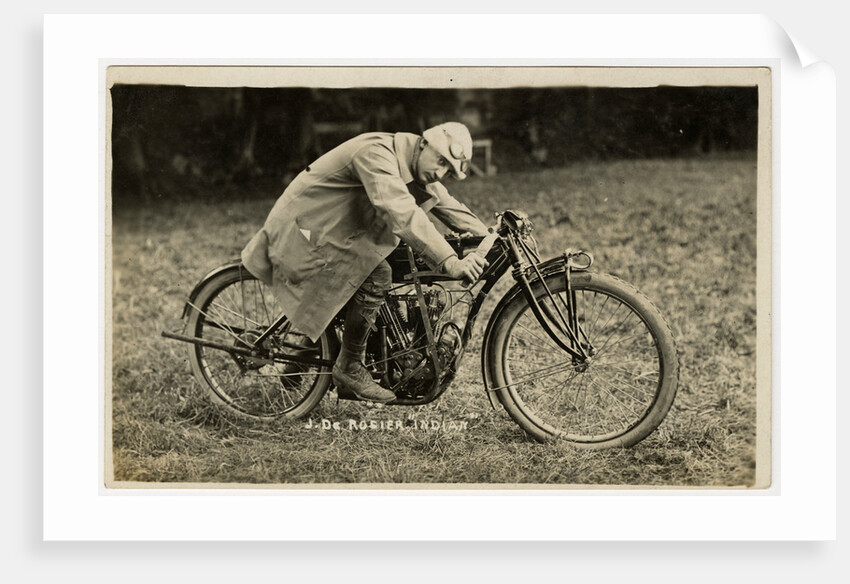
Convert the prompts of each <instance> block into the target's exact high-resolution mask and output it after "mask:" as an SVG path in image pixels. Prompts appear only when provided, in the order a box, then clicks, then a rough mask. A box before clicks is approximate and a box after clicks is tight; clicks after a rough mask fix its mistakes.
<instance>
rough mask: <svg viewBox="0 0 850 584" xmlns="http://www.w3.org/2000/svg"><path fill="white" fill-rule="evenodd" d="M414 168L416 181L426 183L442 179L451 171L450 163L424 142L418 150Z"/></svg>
mask: <svg viewBox="0 0 850 584" xmlns="http://www.w3.org/2000/svg"><path fill="white" fill-rule="evenodd" d="M415 170H416V173H415V174H416V181H417V182H419V183H420V184H425V185H427V184H430V183H433V182H437V181H439V180H443V178H445V176H446V175H447V174H449V173H450V172H451V171H452V165H451V163H449V161H448V160H446V159H445V157H444V156H443V155H442V154H440V153H439V152H437V151H436V150H435V149H434V148H432V147H431V145H430V144H425V145H424V147H423V148H422V150H421V151H420V152H419V160H417V162H416V169H415Z"/></svg>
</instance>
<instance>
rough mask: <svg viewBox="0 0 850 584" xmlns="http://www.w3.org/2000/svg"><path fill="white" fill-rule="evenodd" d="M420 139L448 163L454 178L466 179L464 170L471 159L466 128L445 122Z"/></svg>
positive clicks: (470, 144) (426, 131) (469, 136)
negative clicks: (452, 170)
mask: <svg viewBox="0 0 850 584" xmlns="http://www.w3.org/2000/svg"><path fill="white" fill-rule="evenodd" d="M422 137H423V138H425V140H426V141H427V142H428V144H430V145H431V146H432V147H433V148H434V150H436V151H437V152H439V153H440V154H442V155H443V157H444V158H445V159H446V160H448V161H449V163H450V164H451V165H452V169H454V175H455V178H457V179H458V180H463V179H465V178H466V170H467V168H468V167H469V161H470V160H471V159H472V136H471V135H470V134H469V130H468V129H467V128H466V126H464V125H463V124H461V123H459V122H446V123H444V124H440V125H439V126H434V127H433V128H428V129H427V130H425V131H424V132H423V133H422Z"/></svg>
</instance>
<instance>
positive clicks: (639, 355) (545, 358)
mask: <svg viewBox="0 0 850 584" xmlns="http://www.w3.org/2000/svg"><path fill="white" fill-rule="evenodd" d="M570 279H571V288H572V290H573V292H574V298H575V313H576V314H575V316H576V321H577V323H578V326H579V328H580V329H581V331H583V334H580V335H579V340H580V342H581V344H582V346H583V347H584V348H585V349H586V350H587V352H588V353H589V354H590V355H591V357H590V358H589V359H588V360H587V361H586V362H580V361H577V360H576V359H573V357H572V356H571V355H569V354H568V353H567V352H565V351H564V350H563V349H561V348H560V347H559V346H558V345H557V344H556V343H555V342H554V341H553V340H552V339H551V338H550V336H549V334H548V333H547V332H546V330H544V328H543V327H542V326H541V324H540V322H539V321H538V320H537V318H536V317H535V315H534V314H533V311H532V309H531V306H530V305H529V303H528V301H527V300H526V297H525V295H524V294H521V293H519V294H514V295H513V297H512V298H511V299H510V300H509V301H508V302H507V303H506V304H505V305H503V306H502V307H501V308H497V311H496V314H494V315H493V319H494V321H493V325H492V327H491V331H490V334H489V335H488V337H487V341H486V344H485V347H486V349H485V358H484V365H485V367H486V368H487V370H486V372H487V374H488V378H489V380H490V382H491V391H494V392H495V393H496V395H497V397H498V399H499V401H500V402H501V403H502V405H503V406H504V408H505V410H506V411H507V412H508V414H509V415H510V417H511V418H512V419H513V420H514V421H515V422H516V423H517V424H519V425H520V426H521V427H522V428H523V429H524V430H525V431H526V432H528V433H529V434H530V435H531V436H532V437H534V438H535V439H537V440H540V441H546V440H551V439H562V440H566V441H568V442H570V443H573V444H574V445H576V446H578V447H581V448H590V449H601V448H611V447H627V446H632V445H634V444H636V443H638V442H640V441H641V440H643V439H644V438H646V437H647V436H648V435H649V434H650V433H652V432H653V431H654V430H655V429H656V428H657V427H658V426H659V424H661V422H662V420H663V419H664V417H665V416H666V415H667V412H668V411H669V410H670V406H671V405H672V403H673V398H674V397H675V395H676V388H677V385H678V376H679V361H678V353H677V350H676V344H675V341H674V339H673V335H672V333H671V331H670V327H669V326H668V325H667V323H666V322H665V320H664V318H663V317H662V315H661V313H660V312H659V310H658V309H657V308H656V307H655V306H654V305H653V304H652V303H651V302H650V301H649V300H648V299H647V298H646V297H645V296H644V295H643V294H641V293H640V292H638V291H637V290H636V289H635V288H634V287H633V286H631V285H630V284H627V283H626V282H623V281H622V280H620V279H618V278H616V277H614V276H609V275H604V274H596V273H593V272H573V273H572V274H571V278H570ZM546 285H547V287H548V289H549V291H548V292H547V290H546V288H545V287H544V286H543V285H542V283H541V282H539V281H537V282H535V283H533V284H532V291H533V294H534V297H535V298H536V299H537V301H538V302H539V303H541V305H543V306H544V309H545V308H546V306H547V305H548V307H549V309H550V310H549V313H550V314H556V312H555V309H554V305H557V306H558V309H559V310H561V312H562V313H564V314H566V312H567V306H568V305H569V304H568V298H567V294H566V281H565V278H564V273H563V272H558V273H555V274H552V275H549V276H547V277H546ZM550 293H551V294H550ZM553 301H554V305H553ZM564 341H567V339H566V337H564Z"/></svg>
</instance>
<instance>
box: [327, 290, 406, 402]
mask: <svg viewBox="0 0 850 584" xmlns="http://www.w3.org/2000/svg"><path fill="white" fill-rule="evenodd" d="M375 304H377V306H376V305H375ZM380 307H381V305H380V301H378V302H369V303H363V302H357V301H356V300H352V302H350V303H349V305H348V310H347V312H346V314H345V328H344V329H343V333H342V349H340V352H339V357H338V358H337V360H336V363H334V367H333V381H334V383H335V384H336V385H337V387H341V388H343V389H347V390H349V391H350V392H351V393H353V394H354V395H356V396H357V397H358V398H360V399H362V400H366V401H372V402H378V403H386V402H389V401H392V400H394V399H395V394H394V393H393V392H392V391H390V390H389V389H385V388H383V387H381V386H380V385H378V384H377V383H375V381H374V380H373V379H372V376H371V375H370V374H369V371H367V370H366V367H365V366H364V365H363V357H364V355H365V353H366V339H367V338H368V336H369V330H370V329H371V328H372V324H374V322H375V318H376V317H377V314H378V310H380Z"/></svg>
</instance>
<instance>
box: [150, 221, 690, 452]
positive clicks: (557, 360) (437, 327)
mask: <svg viewBox="0 0 850 584" xmlns="http://www.w3.org/2000/svg"><path fill="white" fill-rule="evenodd" d="M532 233H533V225H532V222H531V220H530V219H529V218H528V216H527V215H525V214H524V213H522V212H520V211H512V210H508V211H505V212H503V213H500V214H498V215H497V221H496V224H495V225H494V226H493V227H491V228H490V234H489V235H486V236H475V237H460V236H453V237H448V238H447V241H448V242H449V243H450V245H451V246H452V247H453V249H454V250H455V251H456V252H457V253H458V257H460V258H463V257H465V255H466V254H469V253H479V254H480V255H482V256H483V257H485V258H486V259H487V260H488V267H487V268H486V269H485V270H484V272H483V274H482V275H481V277H480V278H479V279H478V281H476V282H473V283H461V282H458V281H457V280H452V279H451V278H450V277H449V276H447V275H445V274H442V273H438V272H434V271H432V270H430V269H429V267H428V266H427V265H426V264H425V263H424V261H423V260H422V259H421V258H419V257H417V256H416V254H415V253H414V252H413V251H412V250H411V248H410V247H409V246H407V245H405V244H404V243H401V244H400V245H399V246H398V247H397V248H396V249H395V251H394V252H393V253H392V254H391V255H390V256H389V257H388V258H387V260H388V262H389V264H390V266H391V267H392V271H393V287H392V289H391V290H390V291H389V292H387V295H386V301H385V303H384V305H383V306H382V308H381V311H380V313H379V315H378V318H377V320H376V323H375V327H374V328H373V331H372V333H371V334H370V337H369V339H368V341H367V351H366V359H365V365H366V367H367V369H368V370H369V372H370V373H371V374H372V376H373V378H374V379H375V380H376V381H377V382H378V383H380V384H381V385H382V386H383V387H386V388H389V389H390V390H392V391H393V392H394V393H395V395H396V398H395V399H394V400H393V401H391V402H389V404H388V405H398V406H414V405H422V404H427V403H429V402H432V401H434V400H436V399H437V398H439V397H440V396H441V395H442V394H443V393H444V392H445V391H446V390H447V389H448V388H449V386H450V385H451V383H452V381H453V379H454V378H455V375H456V373H457V371H458V366H459V364H460V362H461V360H462V357H463V354H464V349H465V347H466V346H467V345H468V343H469V341H470V339H471V338H472V332H473V329H474V325H475V322H476V318H477V316H478V314H479V311H480V309H481V306H482V304H483V302H484V299H485V298H486V297H487V295H488V293H489V292H490V291H491V289H492V288H493V286H494V285H495V284H496V282H497V281H498V280H499V279H500V278H501V277H502V276H503V275H504V274H506V273H507V272H508V271H509V270H510V271H511V275H512V277H513V280H514V285H513V286H512V287H511V288H510V290H508V292H507V293H505V294H504V296H503V297H502V298H501V299H500V301H499V302H498V304H497V305H496V307H495V309H494V310H493V312H492V314H491V315H490V317H489V319H488V321H487V325H486V329H485V332H484V336H483V339H482V344H481V368H482V376H483V386H484V392H485V394H486V395H487V398H488V399H489V402H490V405H491V406H492V407H493V408H495V407H496V403H497V402H498V403H500V404H501V405H502V407H504V409H505V410H506V411H507V413H508V415H509V416H510V418H511V419H512V420H513V421H514V422H516V423H517V424H518V425H519V426H520V427H521V428H522V429H523V430H525V431H526V432H527V433H528V434H529V435H530V436H531V437H532V438H534V439H536V440H539V441H547V440H552V439H559V440H565V441H567V442H569V443H571V444H574V445H575V446H577V447H580V448H590V449H600V448H610V447H628V446H632V445H634V444H636V443H638V442H640V441H641V440H643V439H644V438H646V437H647V436H648V435H649V434H651V433H652V432H653V431H654V430H655V429H656V428H657V427H658V426H659V424H661V422H662V420H663V419H664V417H665V416H666V415H667V413H668V411H669V410H670V407H671V405H672V403H673V399H674V397H675V395H676V389H677V385H678V375H679V360H678V353H677V349H676V344H675V340H674V338H673V335H672V333H671V331H670V327H669V326H668V324H667V323H666V321H665V320H664V317H663V316H662V314H661V312H660V311H659V310H658V309H657V308H656V307H655V306H654V305H653V304H652V302H650V300H649V299H647V298H646V297H645V296H644V295H643V294H641V293H640V292H639V291H638V290H637V289H636V288H634V287H633V286H632V285H630V284H628V283H626V282H624V281H623V280H621V279H619V278H616V277H614V276H612V275H607V274H602V273H597V272H595V271H591V270H590V269H589V268H590V267H591V265H592V264H593V256H592V255H591V254H590V253H589V252H586V251H581V250H576V251H573V250H569V249H568V250H566V251H565V252H564V253H563V254H561V255H559V256H557V257H553V258H550V259H546V260H541V258H540V256H539V253H538V249H537V243H536V241H535V239H534V237H533V235H532ZM344 316H345V310H344V309H343V311H341V312H340V314H338V315H336V317H335V318H334V319H333V320H332V321H331V324H330V325H329V326H328V327H327V329H326V330H325V331H324V333H323V334H322V335H321V336H320V337H319V338H318V339H317V340H316V341H315V342H313V341H311V340H310V339H309V338H308V337H306V336H305V335H303V334H300V333H299V332H298V331H297V330H294V329H293V328H292V326H291V323H290V322H289V321H288V319H287V317H286V315H285V314H283V312H282V310H281V309H280V307H279V306H278V305H277V302H276V301H275V298H274V295H273V293H272V291H271V289H270V287H269V286H266V285H265V284H264V283H263V282H261V281H259V280H257V279H256V278H255V277H254V276H253V275H251V274H250V273H249V272H248V271H247V270H246V269H245V268H244V267H243V266H242V265H241V263H240V262H239V260H235V261H232V262H229V263H226V264H224V265H222V266H220V267H218V268H216V269H214V270H213V271H211V272H210V273H209V274H207V275H206V276H205V277H204V278H203V279H202V280H201V281H200V282H198V284H197V285H196V286H195V288H194V289H193V290H192V292H191V294H190V295H189V298H188V300H187V302H186V304H185V306H184V309H183V319H184V320H185V325H184V328H183V330H182V331H181V332H180V333H175V332H163V333H162V335H163V336H165V337H168V338H171V339H176V340H179V341H183V342H186V343H190V344H191V347H190V352H189V360H190V362H191V365H192V370H193V372H194V375H195V377H196V378H197V380H198V381H199V382H200V384H201V386H202V387H203V388H204V390H205V391H206V393H207V394H208V396H209V397H210V398H211V399H212V401H213V402H215V403H216V404H218V405H220V406H223V407H224V408H226V409H227V410H228V411H229V412H232V413H234V414H235V415H236V416H238V417H243V418H249V419H255V420H274V419H278V418H294V419H297V418H301V417H304V416H306V415H307V414H309V413H310V412H311V411H312V410H313V409H314V408H315V407H316V406H317V405H318V404H319V402H320V401H321V400H322V398H323V397H324V396H325V395H326V394H327V392H328V391H329V390H330V388H331V386H332V378H331V368H332V367H333V364H334V361H335V360H336V356H337V354H338V352H339V348H340V342H341V339H342V329H343V322H344ZM441 341H442V342H441ZM337 395H338V398H339V399H346V400H356V399H357V397H356V396H354V395H353V394H349V393H346V392H345V391H344V390H340V389H337Z"/></svg>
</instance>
